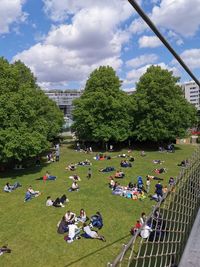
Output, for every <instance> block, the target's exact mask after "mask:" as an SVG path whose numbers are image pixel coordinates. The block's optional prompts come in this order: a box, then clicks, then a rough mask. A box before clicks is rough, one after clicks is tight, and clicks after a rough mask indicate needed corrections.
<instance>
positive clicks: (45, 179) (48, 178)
mask: <svg viewBox="0 0 200 267" xmlns="http://www.w3.org/2000/svg"><path fill="white" fill-rule="evenodd" d="M56 178H57V177H56V176H53V175H50V173H49V172H48V171H47V172H46V174H45V175H44V176H43V180H44V181H47V180H56Z"/></svg>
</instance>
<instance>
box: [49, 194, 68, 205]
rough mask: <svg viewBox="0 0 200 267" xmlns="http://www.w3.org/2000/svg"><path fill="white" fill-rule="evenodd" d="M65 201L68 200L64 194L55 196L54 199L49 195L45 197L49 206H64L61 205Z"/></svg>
mask: <svg viewBox="0 0 200 267" xmlns="http://www.w3.org/2000/svg"><path fill="white" fill-rule="evenodd" d="M65 202H69V200H68V198H67V197H66V195H62V197H61V198H59V197H57V198H56V199H55V201H54V200H52V199H51V197H50V196H48V197H47V201H46V206H47V207H50V206H54V207H56V208H60V207H62V208H64V207H65V206H64V205H63V204H64V203H65Z"/></svg>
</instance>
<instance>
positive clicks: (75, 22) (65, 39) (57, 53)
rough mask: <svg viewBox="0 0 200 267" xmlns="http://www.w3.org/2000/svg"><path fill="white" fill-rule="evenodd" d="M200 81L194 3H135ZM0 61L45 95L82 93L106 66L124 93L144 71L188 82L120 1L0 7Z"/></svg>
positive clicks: (197, 0)
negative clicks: (21, 67) (17, 67)
mask: <svg viewBox="0 0 200 267" xmlns="http://www.w3.org/2000/svg"><path fill="white" fill-rule="evenodd" d="M137 2H138V3H139V4H140V5H141V6H142V8H143V10H144V11H145V12H146V13H147V14H148V15H149V16H150V18H151V19H152V20H153V22H154V23H155V25H156V26H157V27H158V28H159V30H160V31H161V32H162V33H163V34H164V36H165V37H166V39H167V40H168V41H169V43H170V44H171V45H172V46H173V47H174V49H175V50H176V51H177V53H178V54H179V55H180V56H181V57H182V59H183V60H184V61H185V62H186V64H187V65H188V66H189V68H190V69H191V70H192V71H193V72H194V74H195V75H196V76H197V78H198V79H200V0H190V1H188V0H138V1H137ZM0 56H3V57H5V58H7V59H8V60H9V61H10V62H13V61H15V60H18V59H20V60H21V61H23V62H24V63H25V64H26V65H27V66H28V67H30V68H31V70H32V71H33V73H34V74H35V76H36V77H37V80H38V84H39V85H40V86H41V87H42V88H44V89H48V88H51V89H52V88H54V89H60V88H68V89H69V88H72V89H73V88H77V89H80V88H83V87H84V85H85V81H86V80H87V78H88V76H89V74H90V73H91V72H92V71H93V70H94V69H95V68H97V67H98V66H100V65H111V66H112V67H113V68H114V69H115V70H116V72H117V74H118V75H119V77H120V79H122V80H123V81H124V82H123V88H124V89H127V90H131V89H133V88H135V83H136V82H137V81H138V80H139V77H140V76H141V75H142V74H143V73H145V71H146V69H147V68H148V66H150V65H152V64H155V65H160V66H161V67H162V68H167V69H169V70H171V71H173V72H174V74H175V75H177V76H180V77H181V81H182V82H184V81H189V80H191V79H190V77H189V76H188V75H187V74H186V73H185V71H184V70H183V69H182V67H180V66H179V64H178V63H177V62H176V61H175V60H174V59H173V57H172V56H171V55H170V53H169V52H168V51H167V49H166V48H165V47H164V46H163V45H162V43H161V42H160V41H159V40H158V38H157V37H156V36H155V35H154V33H152V32H151V30H150V29H149V28H148V27H147V26H146V24H145V23H144V22H143V21H142V20H141V19H140V18H139V16H138V15H137V14H136V12H135V11H134V10H133V8H132V6H131V5H130V4H129V2H128V1H127V0H96V1H94V0H84V1H78V0H9V1H8V0H1V1H0Z"/></svg>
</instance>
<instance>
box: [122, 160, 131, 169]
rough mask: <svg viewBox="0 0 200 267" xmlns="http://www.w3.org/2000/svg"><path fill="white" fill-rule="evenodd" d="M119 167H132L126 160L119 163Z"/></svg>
mask: <svg viewBox="0 0 200 267" xmlns="http://www.w3.org/2000/svg"><path fill="white" fill-rule="evenodd" d="M120 166H121V167H123V168H127V167H132V164H131V163H130V162H128V161H127V160H122V161H121V163H120Z"/></svg>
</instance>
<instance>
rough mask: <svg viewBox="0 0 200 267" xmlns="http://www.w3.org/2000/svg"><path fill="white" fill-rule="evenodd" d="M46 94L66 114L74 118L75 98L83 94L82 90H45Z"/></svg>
mask: <svg viewBox="0 0 200 267" xmlns="http://www.w3.org/2000/svg"><path fill="white" fill-rule="evenodd" d="M44 92H45V94H46V95H47V96H48V97H49V98H50V99H52V100H53V101H55V102H56V104H57V105H58V106H59V108H60V109H61V110H62V111H63V113H64V116H65V117H68V118H69V119H71V118H72V110H73V103H72V102H73V100H74V99H75V98H78V97H80V96H81V94H82V91H79V90H51V91H44Z"/></svg>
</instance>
